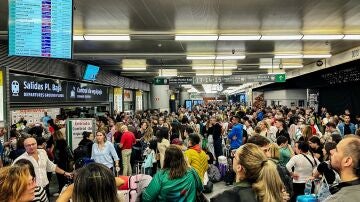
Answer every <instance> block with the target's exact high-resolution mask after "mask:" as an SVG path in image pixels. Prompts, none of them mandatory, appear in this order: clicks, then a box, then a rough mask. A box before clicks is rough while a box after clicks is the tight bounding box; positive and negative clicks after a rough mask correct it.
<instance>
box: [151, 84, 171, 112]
mask: <svg viewBox="0 0 360 202" xmlns="http://www.w3.org/2000/svg"><path fill="white" fill-rule="evenodd" d="M169 100H170V95H169V85H153V84H152V85H151V108H153V109H160V111H165V110H167V111H170V106H169Z"/></svg>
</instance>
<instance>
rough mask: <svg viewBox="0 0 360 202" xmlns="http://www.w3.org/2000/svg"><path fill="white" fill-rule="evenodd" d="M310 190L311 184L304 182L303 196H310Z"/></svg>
mask: <svg viewBox="0 0 360 202" xmlns="http://www.w3.org/2000/svg"><path fill="white" fill-rule="evenodd" d="M311 188H312V182H311V180H308V181H306V183H305V190H304V194H305V195H310V194H311Z"/></svg>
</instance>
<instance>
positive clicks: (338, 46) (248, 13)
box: [0, 0, 360, 82]
mask: <svg viewBox="0 0 360 202" xmlns="http://www.w3.org/2000/svg"><path fill="white" fill-rule="evenodd" d="M7 2H8V1H7V0H0V13H1V14H2V16H7V12H8V11H7V6H8V5H7V4H8V3H7ZM3 14H4V15H3ZM359 19H360V0H331V1H329V0H316V1H314V0H266V1H264V0H241V1H234V0H196V1H194V0H151V1H150V0H148V1H144V0H102V1H99V0H86V1H85V0H74V28H73V33H74V35H79V36H83V35H91V34H98V35H112V34H129V35H130V39H131V40H129V41H90V40H80V41H74V55H73V56H74V59H78V60H83V61H85V62H88V63H92V64H95V65H99V66H100V67H101V68H102V69H103V70H114V71H119V72H120V73H121V75H123V76H127V77H131V78H134V79H137V80H145V81H148V82H150V81H151V80H152V78H153V77H155V76H158V74H159V69H177V75H178V76H195V70H193V66H195V65H200V66H212V67H214V66H218V67H219V68H220V69H221V67H223V68H224V66H226V65H227V64H231V65H235V66H236V69H233V70H231V71H232V74H233V75H234V74H235V75H239V74H262V73H267V72H268V71H269V70H268V69H259V66H260V64H261V61H264V59H265V60H266V58H268V59H270V60H272V58H273V57H274V55H276V54H303V55H306V54H332V55H334V54H337V53H339V52H342V51H345V50H348V49H350V48H353V47H356V46H359V45H360V40H344V39H340V40H267V41H263V40H250V41H247V40H240V41H237V40H231V41H221V40H213V41H178V40H175V35H176V34H188V35H194V34H200V35H201V34H214V35H223V34H229V35H260V36H267V35H299V34H300V35H307V34H325V35H329V34H360V20H359ZM0 31H7V17H1V18H0ZM188 55H238V56H239V55H245V56H246V57H245V59H238V60H221V61H214V60H202V61H195V60H187V59H186V56H188ZM123 59H146V64H147V69H146V70H145V71H144V70H138V71H127V70H126V71H125V70H123V69H122V61H123ZM318 59H319V58H307V59H304V58H299V59H282V60H281V63H282V64H301V65H306V64H309V63H312V62H314V61H316V60H318ZM271 71H272V70H271ZM281 71H283V70H281Z"/></svg>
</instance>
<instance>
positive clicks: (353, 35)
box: [343, 34, 360, 40]
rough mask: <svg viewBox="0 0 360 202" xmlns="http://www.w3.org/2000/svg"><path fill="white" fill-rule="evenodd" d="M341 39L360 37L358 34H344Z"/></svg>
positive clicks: (356, 38)
mask: <svg viewBox="0 0 360 202" xmlns="http://www.w3.org/2000/svg"><path fill="white" fill-rule="evenodd" d="M343 39H345V40H359V39H360V34H346V35H345V36H344V38H343Z"/></svg>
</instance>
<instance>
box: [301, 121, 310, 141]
mask: <svg viewBox="0 0 360 202" xmlns="http://www.w3.org/2000/svg"><path fill="white" fill-rule="evenodd" d="M312 136H313V135H312V129H311V127H310V126H309V125H306V126H305V127H304V128H303V129H302V136H301V137H300V138H299V141H304V142H307V141H309V139H310V138H311V137H312Z"/></svg>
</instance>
